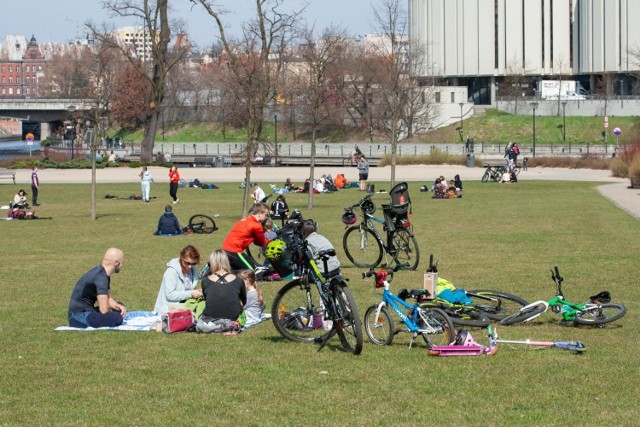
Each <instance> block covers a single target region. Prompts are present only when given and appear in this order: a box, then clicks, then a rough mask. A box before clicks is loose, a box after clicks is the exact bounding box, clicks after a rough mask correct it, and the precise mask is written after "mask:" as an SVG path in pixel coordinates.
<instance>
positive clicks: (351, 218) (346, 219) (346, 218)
mask: <svg viewBox="0 0 640 427" xmlns="http://www.w3.org/2000/svg"><path fill="white" fill-rule="evenodd" d="M356 221H358V217H357V216H356V214H355V213H353V211H346V212H345V213H344V214H343V215H342V222H343V223H345V224H346V225H352V224H355V223H356Z"/></svg>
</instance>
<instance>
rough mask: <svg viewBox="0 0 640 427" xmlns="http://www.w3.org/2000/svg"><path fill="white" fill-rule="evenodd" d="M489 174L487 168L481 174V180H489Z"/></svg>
mask: <svg viewBox="0 0 640 427" xmlns="http://www.w3.org/2000/svg"><path fill="white" fill-rule="evenodd" d="M490 176H491V174H490V173H489V169H487V170H486V171H484V175H482V182H487V181H489V177H490Z"/></svg>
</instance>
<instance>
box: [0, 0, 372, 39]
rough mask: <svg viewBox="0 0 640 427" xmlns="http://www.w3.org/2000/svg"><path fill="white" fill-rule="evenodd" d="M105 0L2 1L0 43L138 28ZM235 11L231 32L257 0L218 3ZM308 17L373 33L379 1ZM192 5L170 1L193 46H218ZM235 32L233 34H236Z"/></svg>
mask: <svg viewBox="0 0 640 427" xmlns="http://www.w3.org/2000/svg"><path fill="white" fill-rule="evenodd" d="M101 3H102V2H101V1H100V0H18V1H13V0H0V4H1V7H0V38H1V37H2V36H4V35H6V34H22V35H24V36H26V37H27V38H30V37H31V35H32V34H33V35H35V37H36V39H37V40H38V42H40V43H46V42H54V43H62V42H66V41H69V40H71V39H74V38H76V37H77V36H80V35H83V36H84V35H85V34H86V29H85V28H84V24H85V23H86V22H87V21H89V20H91V21H93V22H94V23H97V24H99V25H101V24H103V23H107V24H108V25H109V26H110V27H114V28H117V27H123V26H127V25H134V24H135V22H132V21H126V20H124V19H123V18H118V19H116V18H113V17H112V16H110V15H109V14H108V13H107V12H106V11H104V10H102V8H101ZM217 3H218V4H223V5H225V7H226V8H227V9H228V10H229V11H230V14H229V15H227V16H226V17H225V18H223V19H224V22H225V25H228V24H227V22H228V23H229V24H230V26H231V28H232V31H233V29H235V31H237V30H238V29H239V28H240V25H241V23H242V22H243V21H244V20H246V19H247V18H250V17H251V16H252V12H253V11H254V10H255V6H254V5H255V0H218V1H217ZM309 3H310V4H309V6H308V7H307V9H306V11H305V12H304V17H305V19H306V20H307V22H308V23H309V24H314V23H315V28H316V31H318V32H319V31H321V30H322V29H324V28H326V27H328V26H330V25H335V26H338V27H342V28H345V29H346V30H347V33H348V34H351V35H358V34H361V35H363V34H366V33H371V32H373V31H374V29H375V25H374V24H373V17H372V16H373V14H372V7H373V6H374V5H375V6H376V7H377V6H378V5H379V2H378V1H377V0H309ZM191 4H192V3H190V2H189V0H170V1H169V5H170V7H171V8H172V9H173V12H172V13H171V15H170V17H177V18H181V19H183V21H184V22H185V23H186V26H187V29H188V33H189V36H190V37H191V39H192V42H194V43H195V44H197V45H198V46H199V47H200V48H203V47H207V46H210V45H211V44H212V43H213V42H214V41H215V34H216V33H215V32H214V30H213V25H214V21H213V19H212V18H211V17H210V16H209V15H208V14H207V13H206V12H205V11H204V9H203V8H202V7H201V6H200V7H198V6H196V7H193V9H191ZM284 4H285V5H287V6H289V7H291V8H299V7H300V6H301V5H302V4H303V0H284ZM235 31H233V33H235Z"/></svg>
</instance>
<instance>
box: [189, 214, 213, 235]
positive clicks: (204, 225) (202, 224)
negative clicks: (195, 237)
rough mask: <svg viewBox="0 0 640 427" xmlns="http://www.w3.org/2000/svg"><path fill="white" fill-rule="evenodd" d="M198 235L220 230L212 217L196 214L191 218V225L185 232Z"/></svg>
mask: <svg viewBox="0 0 640 427" xmlns="http://www.w3.org/2000/svg"><path fill="white" fill-rule="evenodd" d="M189 230H191V232H192V233H196V234H211V233H213V232H214V231H216V230H218V227H217V226H216V222H215V221H214V220H213V218H211V217H210V216H207V215H204V214H196V215H193V216H192V217H191V218H189V225H187V226H186V227H185V228H184V231H185V232H189Z"/></svg>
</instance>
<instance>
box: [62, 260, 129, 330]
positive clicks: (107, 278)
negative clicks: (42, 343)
mask: <svg viewBox="0 0 640 427" xmlns="http://www.w3.org/2000/svg"><path fill="white" fill-rule="evenodd" d="M123 265H124V254H123V252H122V250H120V249H118V248H109V249H107V252H106V253H105V254H104V258H103V259H102V262H101V263H100V264H99V265H98V266H96V267H94V268H92V269H91V270H89V271H88V272H87V273H85V274H84V275H83V276H82V277H80V279H79V280H78V282H77V283H76V285H75V287H74V288H73V291H72V292H71V299H70V300H69V312H68V318H69V326H71V327H74V328H88V327H92V328H101V327H115V326H120V325H122V322H123V321H124V317H125V315H126V314H127V308H126V307H125V306H124V305H123V304H122V303H121V302H119V301H116V300H115V299H114V298H113V297H112V296H111V276H112V275H113V274H115V273H119V272H120V269H121V268H122V266H123ZM96 302H97V303H98V306H96V305H95V304H96Z"/></svg>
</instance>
